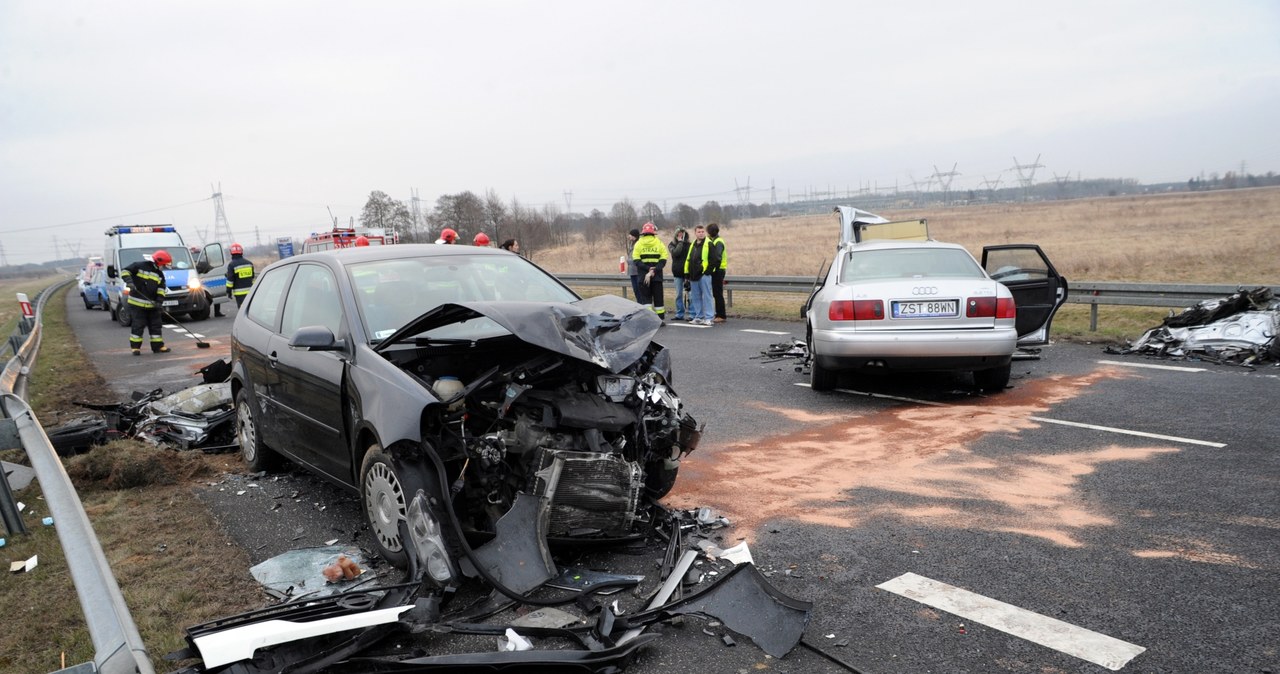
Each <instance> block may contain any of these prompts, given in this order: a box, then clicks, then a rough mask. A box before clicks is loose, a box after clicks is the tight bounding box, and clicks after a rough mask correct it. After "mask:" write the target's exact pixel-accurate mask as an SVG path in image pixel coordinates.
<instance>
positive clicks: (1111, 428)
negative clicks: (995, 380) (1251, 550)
mask: <svg viewBox="0 0 1280 674" xmlns="http://www.w3.org/2000/svg"><path fill="white" fill-rule="evenodd" d="M795 385H796V386H804V387H806V388H808V387H809V384H806V383H804V382H795ZM831 390H832V391H835V392H837V393H847V394H849V395H856V396H864V397H868V398H883V399H885V400H898V401H901V402H906V403H914V404H916V405H932V406H933V407H950V405H948V404H947V403H940V402H935V401H932V400H916V399H915V398H904V397H902V396H891V395H885V394H883V393H867V392H866V391H854V390H853V389H847V388H837V389H831ZM988 411H990V412H991V413H993V414H1001V413H1002V412H1000V411H998V410H988ZM1025 418H1026V419H1030V420H1031V421H1039V422H1041V423H1046V424H1058V425H1060V426H1073V427H1075V428H1087V429H1089V430H1093V431H1103V432H1105V433H1119V434H1121V435H1136V436H1138V437H1140V438H1153V439H1155V440H1168V441H1169V442H1181V443H1183V444H1187V445H1202V446H1204V447H1215V448H1218V449H1222V448H1223V447H1226V446H1227V445H1226V443H1222V442H1209V441H1208V440H1196V439H1193V438H1182V437H1178V436H1176V435H1161V434H1159V433H1147V432H1145V431H1131V430H1129V429H1127V428H1115V427H1114V426H1099V425H1097V424H1082V423H1080V422H1077V421H1062V420H1061V419H1050V418H1049V417H1034V416H1028V417H1025Z"/></svg>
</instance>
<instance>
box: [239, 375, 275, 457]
mask: <svg viewBox="0 0 1280 674" xmlns="http://www.w3.org/2000/svg"><path fill="white" fill-rule="evenodd" d="M236 442H238V443H239V444H240V457H241V458H242V459H244V463H245V465H246V466H247V467H248V468H249V470H250V471H253V472H255V473H256V472H258V471H262V470H267V469H268V468H270V467H271V463H272V460H271V459H272V455H271V452H270V450H268V449H267V448H266V447H263V446H262V440H261V438H260V437H259V435H258V418H257V415H255V414H254V412H253V403H252V402H250V400H249V394H248V393H245V391H244V389H241V390H240V392H239V393H237V394H236Z"/></svg>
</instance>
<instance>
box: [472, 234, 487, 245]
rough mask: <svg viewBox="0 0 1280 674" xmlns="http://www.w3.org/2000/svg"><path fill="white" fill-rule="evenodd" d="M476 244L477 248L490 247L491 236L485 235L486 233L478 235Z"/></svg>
mask: <svg viewBox="0 0 1280 674" xmlns="http://www.w3.org/2000/svg"><path fill="white" fill-rule="evenodd" d="M475 244H476V245H477V246H487V245H489V235H488V234H485V233H484V232H480V233H479V234H476V239H475Z"/></svg>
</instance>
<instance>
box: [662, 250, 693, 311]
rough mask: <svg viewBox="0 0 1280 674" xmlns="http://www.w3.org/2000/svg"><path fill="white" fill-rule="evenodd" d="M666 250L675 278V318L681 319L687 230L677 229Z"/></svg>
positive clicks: (686, 255)
mask: <svg viewBox="0 0 1280 674" xmlns="http://www.w3.org/2000/svg"><path fill="white" fill-rule="evenodd" d="M667 250H668V251H670V252H671V275H672V276H673V277H675V279H676V282H675V289H676V320H677V321H683V320H684V310H685V287H684V285H685V280H684V261H685V258H687V257H689V232H687V231H685V230H684V229H677V230H676V236H675V238H674V239H671V243H668V244H667Z"/></svg>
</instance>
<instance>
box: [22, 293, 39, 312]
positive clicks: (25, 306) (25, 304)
mask: <svg viewBox="0 0 1280 674" xmlns="http://www.w3.org/2000/svg"><path fill="white" fill-rule="evenodd" d="M18 306H20V307H22V317H23V318H35V317H36V312H35V311H34V310H32V309H31V300H28V299H27V294H26V293H18Z"/></svg>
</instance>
